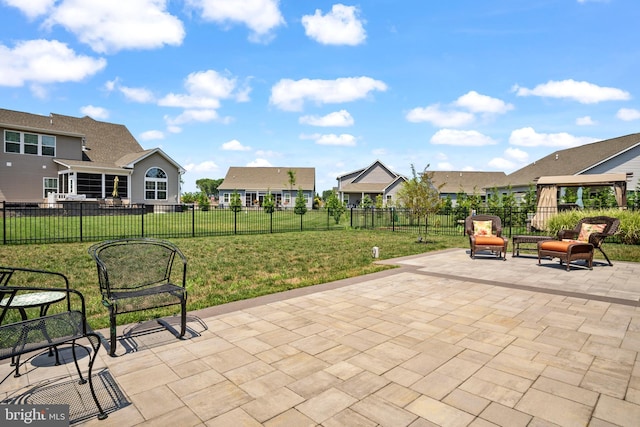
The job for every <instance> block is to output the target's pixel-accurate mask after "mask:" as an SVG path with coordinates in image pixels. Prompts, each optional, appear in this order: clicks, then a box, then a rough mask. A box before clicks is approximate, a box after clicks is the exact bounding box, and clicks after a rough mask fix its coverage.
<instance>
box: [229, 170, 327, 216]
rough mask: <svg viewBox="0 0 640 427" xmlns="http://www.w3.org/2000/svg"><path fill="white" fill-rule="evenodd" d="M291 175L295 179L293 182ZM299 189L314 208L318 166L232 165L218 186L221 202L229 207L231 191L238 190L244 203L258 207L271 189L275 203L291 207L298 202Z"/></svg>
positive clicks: (306, 202)
mask: <svg viewBox="0 0 640 427" xmlns="http://www.w3.org/2000/svg"><path fill="white" fill-rule="evenodd" d="M291 176H293V177H294V180H295V182H294V183H293V184H292V182H291ZM298 189H302V193H303V197H304V199H305V205H306V206H307V209H311V208H312V207H313V198H314V196H315V194H316V169H315V168H295V167H239V166H232V167H230V168H229V170H228V171H227V175H226V176H225V177H224V181H222V183H221V184H220V185H219V186H218V195H219V198H220V202H219V206H220V207H223V208H227V207H229V204H230V203H231V195H232V194H233V193H234V192H237V193H238V194H239V195H240V200H241V202H242V206H244V207H256V208H257V207H260V206H262V203H263V202H264V196H266V195H267V193H269V192H270V193H271V194H272V195H273V196H274V198H275V202H276V206H278V207H279V208H284V209H289V208H293V207H294V206H295V204H296V197H297V196H298Z"/></svg>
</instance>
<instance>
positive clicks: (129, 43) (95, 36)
mask: <svg viewBox="0 0 640 427" xmlns="http://www.w3.org/2000/svg"><path fill="white" fill-rule="evenodd" d="M166 8H167V0H136V1H113V0H92V1H90V2H89V1H86V0H63V1H61V2H60V4H59V5H58V6H56V7H55V8H54V9H53V12H52V13H51V15H50V16H49V18H48V19H47V20H46V22H45V26H48V27H52V26H54V25H61V26H63V27H64V28H66V29H67V30H68V31H70V32H71V33H73V34H75V35H76V37H78V39H79V40H80V41H81V42H82V43H85V44H88V45H89V46H91V48H92V49H93V50H94V51H96V52H99V53H107V52H117V51H119V50H123V49H155V48H159V47H162V46H164V45H173V46H179V45H180V44H182V40H183V39H184V36H185V31H184V27H183V25H182V22H181V21H180V20H179V19H178V18H176V17H175V16H173V15H171V14H169V13H168V12H167V11H166Z"/></svg>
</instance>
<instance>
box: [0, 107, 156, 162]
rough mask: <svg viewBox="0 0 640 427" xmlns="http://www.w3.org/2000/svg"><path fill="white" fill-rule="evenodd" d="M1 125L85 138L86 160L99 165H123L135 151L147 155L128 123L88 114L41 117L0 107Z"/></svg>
mask: <svg viewBox="0 0 640 427" xmlns="http://www.w3.org/2000/svg"><path fill="white" fill-rule="evenodd" d="M0 124H1V125H3V126H5V127H9V128H11V126H14V127H19V128H22V129H32V130H33V131H34V132H36V131H37V132H40V133H48V134H52V135H55V134H60V135H73V136H77V137H84V138H85V141H86V151H85V152H84V155H85V160H88V161H91V162H96V164H108V165H112V166H114V165H119V164H122V163H123V162H119V160H120V159H121V158H122V157H124V156H128V157H127V158H131V155H132V153H137V154H138V156H142V155H144V149H143V148H142V146H141V145H140V144H138V141H136V139H135V138H134V137H133V135H131V133H130V132H129V130H128V129H127V128H126V126H124V125H119V124H113V123H107V122H101V121H97V120H94V119H92V118H91V117H88V116H85V117H82V118H78V117H71V116H64V115H61V114H53V113H52V114H50V115H48V116H41V115H38V114H31V113H23V112H19V111H12V110H5V109H1V108H0ZM134 155H135V154H134Z"/></svg>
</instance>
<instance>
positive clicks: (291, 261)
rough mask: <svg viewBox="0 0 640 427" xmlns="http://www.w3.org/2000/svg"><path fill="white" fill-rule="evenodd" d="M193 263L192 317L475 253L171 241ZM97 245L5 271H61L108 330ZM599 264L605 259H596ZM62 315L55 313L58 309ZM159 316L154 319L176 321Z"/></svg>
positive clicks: (363, 242)
mask: <svg viewBox="0 0 640 427" xmlns="http://www.w3.org/2000/svg"><path fill="white" fill-rule="evenodd" d="M170 240H171V241H172V242H174V243H175V244H177V245H178V246H179V247H180V249H181V250H182V251H183V252H184V254H185V255H186V257H187V259H188V271H187V277H188V283H187V286H188V292H189V299H188V309H189V310H197V309H201V308H205V307H210V306H214V305H218V304H224V303H227V302H230V301H236V300H241V299H246V298H252V297H256V296H259V295H265V294H270V293H274V292H279V291H284V290H288V289H294V288H299V287H304V286H310V285H315V284H319V283H325V282H329V281H333V280H338V279H344V278H348V277H354V276H358V275H363V274H367V273H372V272H376V271H380V270H383V269H387V268H391V267H388V266H380V265H375V264H374V263H373V261H374V260H373V258H372V257H371V248H372V247H373V246H378V247H379V248H380V258H381V259H388V258H395V257H401V256H406V255H414V254H419V253H423V252H428V251H434V250H440V249H445V248H453V247H458V248H468V240H467V238H466V237H464V236H457V237H451V236H428V237H427V239H426V244H425V243H417V235H415V234H410V233H392V232H388V231H368V230H348V229H347V230H340V231H308V232H290V233H276V234H255V235H238V236H216V237H199V238H185V239H170ZM90 245H91V243H58V244H40V245H4V246H0V259H1V260H2V261H1V264H2V265H8V266H19V267H27V268H39V269H47V270H54V271H59V272H61V273H64V274H66V275H67V276H68V277H69V280H70V283H71V287H73V288H75V289H77V290H79V291H81V292H82V293H83V294H84V296H85V299H86V301H87V311H88V316H89V322H90V324H91V326H92V327H93V328H103V327H106V326H107V325H108V318H107V317H108V316H107V310H106V309H105V308H104V307H103V306H102V304H101V299H100V294H99V289H98V284H97V274H96V268H95V264H94V262H93V260H92V259H91V257H90V256H89V254H88V253H87V249H88V247H89V246H90ZM606 247H607V254H608V255H609V256H610V258H611V259H613V260H625V261H635V262H639V261H640V246H638V245H635V246H627V245H620V244H607V246H606ZM596 256H597V257H598V256H599V253H597V252H596ZM52 310H55V307H52ZM168 310H169V311H167V310H165V311H158V312H154V313H153V314H154V315H158V316H160V315H166V314H168V313H175V312H176V309H175V308H170V309H168ZM149 316H150V314H149V313H148V312H146V313H132V314H129V315H123V316H121V317H120V318H119V323H129V322H134V321H137V320H141V319H145V318H149Z"/></svg>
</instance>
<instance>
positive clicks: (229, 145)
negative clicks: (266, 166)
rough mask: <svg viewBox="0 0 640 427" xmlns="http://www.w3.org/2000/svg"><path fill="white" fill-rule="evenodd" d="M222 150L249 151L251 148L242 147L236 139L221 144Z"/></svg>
mask: <svg viewBox="0 0 640 427" xmlns="http://www.w3.org/2000/svg"><path fill="white" fill-rule="evenodd" d="M222 149H223V150H226V151H251V147H247V146H245V145H242V144H241V143H240V141H238V140H237V139H232V140H231V141H227V142H225V143H224V144H222Z"/></svg>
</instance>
